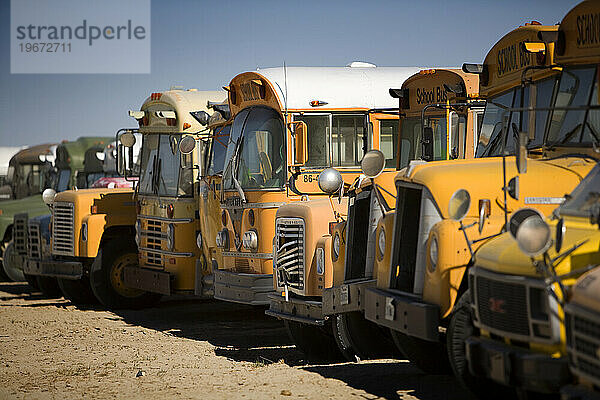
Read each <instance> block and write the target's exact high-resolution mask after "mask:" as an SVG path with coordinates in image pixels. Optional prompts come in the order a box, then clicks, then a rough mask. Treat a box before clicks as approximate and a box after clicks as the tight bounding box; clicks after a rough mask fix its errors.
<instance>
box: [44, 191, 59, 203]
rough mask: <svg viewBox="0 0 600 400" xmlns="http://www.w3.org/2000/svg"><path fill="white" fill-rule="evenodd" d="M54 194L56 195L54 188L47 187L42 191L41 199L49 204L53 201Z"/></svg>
mask: <svg viewBox="0 0 600 400" xmlns="http://www.w3.org/2000/svg"><path fill="white" fill-rule="evenodd" d="M54 196H56V190H54V189H52V188H48V189H46V190H44V192H43V193H42V200H43V201H44V203H45V204H46V205H47V206H51V205H52V203H54Z"/></svg>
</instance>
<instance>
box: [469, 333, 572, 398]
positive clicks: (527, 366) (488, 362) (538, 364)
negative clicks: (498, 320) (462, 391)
mask: <svg viewBox="0 0 600 400" xmlns="http://www.w3.org/2000/svg"><path fill="white" fill-rule="evenodd" d="M465 348H466V352H467V360H468V363H469V370H470V371H471V373H472V374H473V375H474V376H477V377H484V378H488V379H491V380H493V381H495V382H498V383H501V384H503V385H507V386H514V387H517V388H522V389H525V390H531V391H534V392H541V393H557V392H558V391H559V390H560V388H561V387H562V386H564V385H566V384H568V383H570V382H571V380H572V376H571V373H570V371H569V365H568V362H567V359H566V357H561V358H553V357H551V356H550V355H548V354H541V353H536V352H533V351H530V350H527V349H523V348H517V347H514V346H509V345H506V344H504V343H499V342H496V341H493V340H490V339H486V338H480V337H475V336H471V337H469V338H468V339H467V340H466V341H465Z"/></svg>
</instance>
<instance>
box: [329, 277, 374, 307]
mask: <svg viewBox="0 0 600 400" xmlns="http://www.w3.org/2000/svg"><path fill="white" fill-rule="evenodd" d="M376 283H377V280H376V279H370V280H362V281H358V282H350V283H345V284H343V285H340V286H334V287H332V288H328V289H325V290H324V291H323V314H324V315H333V314H342V313H348V312H353V311H363V310H364V309H365V293H366V291H367V288H374V287H375V284H376Z"/></svg>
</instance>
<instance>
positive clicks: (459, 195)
mask: <svg viewBox="0 0 600 400" xmlns="http://www.w3.org/2000/svg"><path fill="white" fill-rule="evenodd" d="M469 208H471V195H470V194H469V192H468V191H467V190H465V189H458V190H457V191H456V192H454V194H453V195H452V197H450V201H449V202H448V216H449V217H450V219H452V220H454V221H461V220H462V219H463V218H464V217H465V216H466V215H467V213H468V212H469Z"/></svg>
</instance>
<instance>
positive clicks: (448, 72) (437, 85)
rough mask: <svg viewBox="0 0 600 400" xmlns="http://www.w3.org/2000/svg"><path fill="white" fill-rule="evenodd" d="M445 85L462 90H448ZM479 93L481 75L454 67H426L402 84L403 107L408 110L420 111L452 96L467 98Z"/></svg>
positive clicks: (474, 96)
mask: <svg viewBox="0 0 600 400" xmlns="http://www.w3.org/2000/svg"><path fill="white" fill-rule="evenodd" d="M444 85H446V86H447V87H448V88H452V89H454V90H460V91H459V92H458V93H453V92H448V91H447V90H446V88H445V87H444ZM478 95H479V75H477V74H470V73H466V72H463V71H462V70H460V69H454V68H453V69H450V68H445V69H426V70H422V71H419V72H418V73H416V74H414V75H412V76H411V77H410V78H408V79H407V80H405V81H404V83H403V84H402V97H403V101H402V109H403V110H404V111H407V112H417V111H418V112H420V110H421V109H423V107H424V106H426V105H427V104H433V103H445V102H446V101H447V100H449V99H452V98H455V99H461V100H467V99H472V98H476V97H477V96H478ZM404 97H407V100H408V101H405V100H404Z"/></svg>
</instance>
